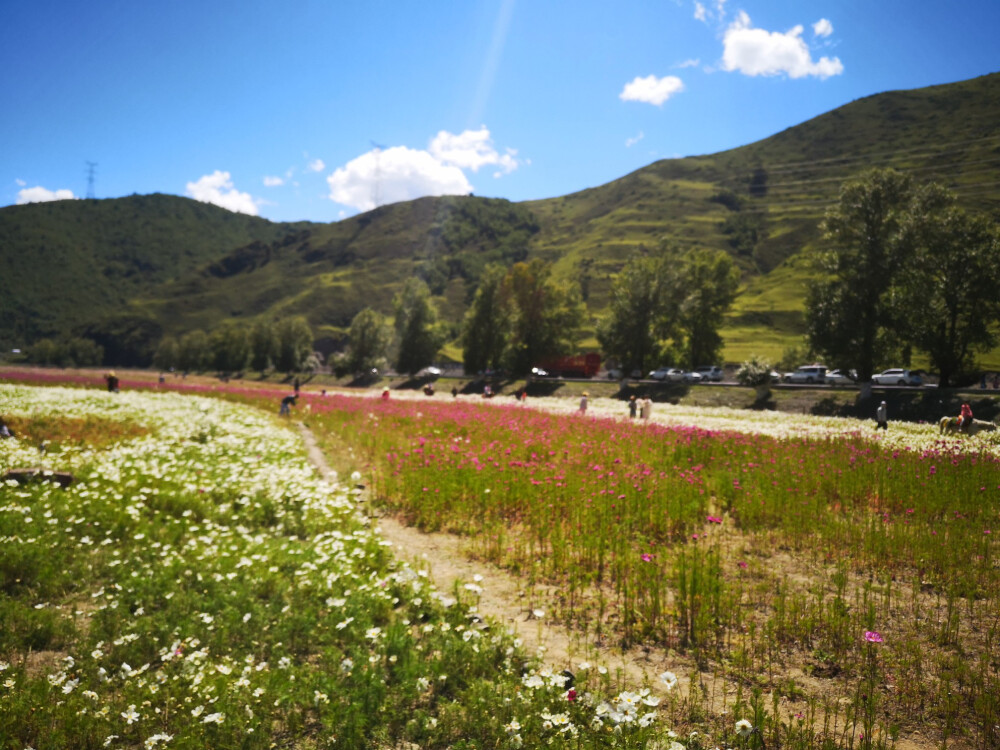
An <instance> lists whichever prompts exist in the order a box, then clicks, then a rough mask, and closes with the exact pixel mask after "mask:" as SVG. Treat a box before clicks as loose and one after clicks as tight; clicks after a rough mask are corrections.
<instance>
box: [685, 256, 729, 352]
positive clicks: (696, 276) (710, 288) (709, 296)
mask: <svg viewBox="0 0 1000 750" xmlns="http://www.w3.org/2000/svg"><path fill="white" fill-rule="evenodd" d="M679 276H680V284H679V285H678V287H677V291H678V294H679V296H680V300H681V301H680V305H679V309H678V313H679V314H678V318H677V323H678V325H679V327H680V329H681V331H682V332H683V334H684V337H685V342H684V356H685V358H686V360H687V364H688V366H689V367H690V368H692V369H693V368H695V367H698V366H700V365H708V364H711V363H712V362H714V361H715V360H716V359H717V358H718V356H719V354H720V352H721V351H722V337H721V336H720V335H719V328H721V327H722V321H723V316H725V314H726V312H728V311H729V308H730V307H732V304H733V301H734V300H735V299H736V292H737V290H738V289H739V284H740V274H739V271H738V270H737V269H736V267H735V265H733V260H732V258H730V257H729V255H728V254H726V253H724V252H722V251H721V250H691V251H689V252H687V253H686V254H685V255H684V257H683V259H682V262H681V272H680V274H679Z"/></svg>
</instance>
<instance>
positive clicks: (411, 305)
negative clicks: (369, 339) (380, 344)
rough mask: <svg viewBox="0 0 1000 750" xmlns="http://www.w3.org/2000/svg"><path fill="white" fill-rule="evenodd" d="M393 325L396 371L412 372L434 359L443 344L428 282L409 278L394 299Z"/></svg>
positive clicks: (442, 333) (442, 336)
mask: <svg viewBox="0 0 1000 750" xmlns="http://www.w3.org/2000/svg"><path fill="white" fill-rule="evenodd" d="M393 311H394V313H395V329H396V371H397V372H405V373H409V374H410V375H415V374H416V373H417V372H418V371H419V370H421V369H422V368H424V367H427V366H428V365H429V364H431V363H432V362H433V361H434V358H435V357H436V356H437V353H438V350H439V349H440V348H441V346H442V345H443V344H444V338H445V333H444V330H443V329H442V327H441V326H440V325H439V324H438V318H437V310H435V309H434V305H433V304H432V303H431V293H430V290H429V289H428V288H427V284H425V283H424V282H423V281H421V280H420V279H417V278H413V279H408V280H407V281H406V283H404V284H403V288H402V290H401V291H400V292H399V294H397V295H396V297H395V299H393Z"/></svg>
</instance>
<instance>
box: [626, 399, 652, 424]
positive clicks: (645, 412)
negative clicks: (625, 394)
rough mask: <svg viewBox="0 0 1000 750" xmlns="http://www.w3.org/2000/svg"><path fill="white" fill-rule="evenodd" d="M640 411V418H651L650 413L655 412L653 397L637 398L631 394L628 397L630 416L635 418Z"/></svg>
mask: <svg viewBox="0 0 1000 750" xmlns="http://www.w3.org/2000/svg"><path fill="white" fill-rule="evenodd" d="M637 413H638V415H639V419H649V416H650V414H652V413H653V399H651V398H650V397H649V396H642V397H641V398H636V397H635V396H629V398H628V416H629V418H630V419H635V417H636V414H637Z"/></svg>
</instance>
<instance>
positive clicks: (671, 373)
mask: <svg viewBox="0 0 1000 750" xmlns="http://www.w3.org/2000/svg"><path fill="white" fill-rule="evenodd" d="M649 377H650V378H651V379H653V380H662V381H663V382H665V383H697V382H699V381H700V380H701V375H699V374H698V373H696V372H684V370H682V369H680V368H679V367H660V368H657V369H656V370H653V371H652V372H651V373H649Z"/></svg>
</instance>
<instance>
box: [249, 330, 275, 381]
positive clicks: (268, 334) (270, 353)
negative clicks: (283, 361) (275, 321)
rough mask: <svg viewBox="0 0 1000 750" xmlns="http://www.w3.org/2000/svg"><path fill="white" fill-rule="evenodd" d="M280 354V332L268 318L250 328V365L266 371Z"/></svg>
mask: <svg viewBox="0 0 1000 750" xmlns="http://www.w3.org/2000/svg"><path fill="white" fill-rule="evenodd" d="M277 356H278V334H277V333H276V332H275V330H274V326H273V325H272V324H271V323H270V322H268V321H266V320H258V321H257V322H256V323H254V324H253V328H251V329H250V367H251V368H252V369H254V370H256V371H257V372H264V371H265V370H267V369H268V368H269V367H271V366H272V365H273V364H274V360H275V358H276V357H277Z"/></svg>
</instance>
